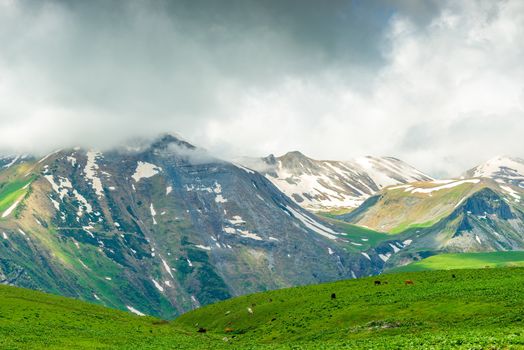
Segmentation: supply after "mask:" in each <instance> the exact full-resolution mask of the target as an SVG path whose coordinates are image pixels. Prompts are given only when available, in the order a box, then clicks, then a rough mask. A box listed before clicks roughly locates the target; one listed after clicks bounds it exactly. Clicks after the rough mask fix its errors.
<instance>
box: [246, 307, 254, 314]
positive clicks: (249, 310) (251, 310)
mask: <svg viewBox="0 0 524 350" xmlns="http://www.w3.org/2000/svg"><path fill="white" fill-rule="evenodd" d="M247 313H248V314H250V315H253V309H252V308H250V307H248V308H247Z"/></svg>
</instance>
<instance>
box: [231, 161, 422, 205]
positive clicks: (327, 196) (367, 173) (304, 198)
mask: <svg viewBox="0 0 524 350" xmlns="http://www.w3.org/2000/svg"><path fill="white" fill-rule="evenodd" d="M239 162H241V163H242V164H244V165H245V166H247V167H250V168H252V169H255V170H257V171H259V172H260V173H261V174H264V175H265V176H266V178H267V179H269V180H270V181H271V182H273V184H274V185H275V186H277V187H278V188H279V189H280V190H281V191H282V192H284V193H285V194H286V195H287V196H289V197H290V198H292V199H293V200H294V201H295V202H296V203H297V204H299V205H301V206H302V207H304V208H305V209H308V210H312V211H330V210H344V209H353V208H356V207H358V206H359V205H360V204H362V202H363V201H364V200H366V199H367V198H369V197H370V196H372V195H374V194H375V193H378V192H379V191H380V190H381V189H383V188H385V187H387V186H391V185H398V184H405V183H410V182H416V181H429V180H432V178H431V177H430V176H429V175H426V174H424V173H422V172H421V171H419V170H417V169H415V168H414V167H412V166H410V165H408V164H406V163H404V162H403V161H401V160H399V159H396V158H392V157H372V156H367V157H360V158H356V159H354V160H350V161H332V160H315V159H312V158H309V157H306V156H305V155H303V154H302V153H300V152H298V151H294V152H289V153H286V154H285V155H283V156H281V157H275V156H273V155H269V156H268V157H265V158H260V159H257V158H243V159H240V160H239Z"/></svg>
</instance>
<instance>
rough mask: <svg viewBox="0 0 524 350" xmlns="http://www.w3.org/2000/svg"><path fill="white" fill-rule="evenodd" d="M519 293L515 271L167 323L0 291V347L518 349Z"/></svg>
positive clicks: (368, 281) (522, 293)
mask: <svg viewBox="0 0 524 350" xmlns="http://www.w3.org/2000/svg"><path fill="white" fill-rule="evenodd" d="M452 275H455V277H453V276H452ZM376 280H378V281H381V284H380V285H375V281H376ZM406 280H411V281H413V285H406V284H405V281H406ZM385 282H387V284H385ZM523 284H524V268H517V267H515V268H493V269H480V270H454V271H452V272H451V271H425V272H409V273H398V274H388V275H382V276H378V277H369V278H362V279H356V280H347V281H340V282H335V283H326V284H320V285H314V286H305V287H296V288H290V289H283V290H277V291H271V292H264V293H258V294H253V295H248V296H243V297H238V298H234V299H230V300H227V301H224V302H220V303H217V304H213V305H209V306H205V307H203V308H200V309H198V310H195V311H192V312H189V313H186V314H184V315H182V316H180V317H179V318H177V319H175V320H173V321H170V322H167V321H162V320H159V319H155V318H152V317H139V316H135V315H132V314H130V313H125V312H121V311H116V310H112V309H107V308H103V307H100V306H95V305H92V304H88V303H84V302H80V301H75V300H72V299H67V298H62V297H57V296H52V295H48V294H43V293H39V292H34V291H29V290H24V289H19V288H13V287H6V286H0V348H2V349H22V348H23V349H42V348H49V349H72V348H74V349H511V348H515V349H520V348H524V289H523V288H522V285H523ZM333 293H334V294H335V298H332V294H333ZM199 330H200V331H201V332H199ZM204 331H205V333H202V332H204Z"/></svg>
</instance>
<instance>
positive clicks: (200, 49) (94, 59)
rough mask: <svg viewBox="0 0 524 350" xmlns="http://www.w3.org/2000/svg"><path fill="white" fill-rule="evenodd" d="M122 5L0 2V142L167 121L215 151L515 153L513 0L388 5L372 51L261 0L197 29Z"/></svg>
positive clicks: (521, 72)
mask: <svg viewBox="0 0 524 350" xmlns="http://www.w3.org/2000/svg"><path fill="white" fill-rule="evenodd" d="M129 4H130V5H129V6H123V7H122V8H119V10H120V12H119V15H120V16H119V18H120V20H119V21H113V20H111V21H113V22H114V23H113V22H111V21H107V19H106V21H105V22H104V20H103V18H102V19H99V17H100V16H93V15H91V16H90V15H89V13H88V14H85V13H82V15H79V13H78V9H77V8H75V7H71V6H64V5H63V4H61V3H55V2H45V4H44V5H41V6H36V5H35V6H34V7H33V8H32V9H31V10H28V9H27V8H25V7H24V6H23V5H20V3H17V2H13V1H7V0H3V1H0V41H1V42H2V43H3V44H2V46H1V47H0V149H18V150H23V151H38V150H43V148H58V147H62V146H64V145H73V144H81V145H90V144H93V142H95V141H94V140H96V142H95V145H96V146H98V147H110V146H112V145H114V144H116V143H118V142H121V141H122V140H123V139H125V138H128V137H132V136H137V135H143V136H146V137H148V136H151V135H153V134H155V133H159V132H165V131H177V132H178V133H180V134H181V135H183V136H185V137H186V138H188V139H189V140H191V141H193V142H195V143H197V144H199V145H202V146H204V147H206V148H208V149H209V150H211V151H212V153H215V154H217V153H219V154H223V155H225V156H236V155H266V154H268V153H277V154H279V153H284V152H286V151H288V150H294V149H299V150H301V151H303V152H304V153H306V154H308V155H311V156H314V157H317V158H337V159H347V158H351V157H353V156H358V155H363V154H375V155H392V156H397V157H399V158H402V159H404V160H406V161H408V162H411V163H412V164H414V165H415V166H417V167H419V168H421V169H422V170H424V171H428V172H432V173H434V174H435V173H436V174H440V173H450V174H453V175H454V174H457V173H460V172H461V171H462V170H465V168H467V167H470V166H473V165H475V164H476V163H478V162H481V161H483V160H485V159H488V158H490V157H492V156H493V155H495V154H500V153H505V154H509V155H515V156H524V154H523V151H522V150H523V149H524V147H523V146H524V141H523V138H522V137H521V135H523V134H524V124H523V123H522V122H523V121H524V118H523V117H524V106H523V104H524V103H523V101H524V65H523V63H522V62H524V46H523V45H522V44H521V41H522V38H523V37H524V3H523V2H522V1H519V0H513V1H504V2H493V1H474V2H473V1H449V2H440V12H438V15H437V16H436V17H427V16H426V17H424V18H427V19H428V20H427V21H425V22H422V23H420V21H417V22H416V23H414V22H412V18H414V17H413V16H411V17H410V16H409V13H407V14H406V13H405V12H398V13H397V14H396V15H394V16H393V17H391V18H390V19H389V20H388V23H387V25H386V26H383V27H381V28H380V29H377V30H379V34H380V35H374V36H369V37H370V38H371V39H370V40H371V41H372V43H370V44H369V46H374V47H376V48H378V49H377V50H373V49H369V48H368V47H365V46H362V43H363V42H365V40H357V41H355V40H353V39H352V40H353V41H351V40H349V41H346V40H344V39H345V38H344V36H343V35H342V34H343V33H344V29H345V27H344V26H339V27H340V28H337V31H329V30H328V31H326V33H324V34H325V35H327V36H326V37H324V38H322V37H319V38H316V39H315V40H317V41H315V40H314V39H312V38H311V34H312V33H311V32H305V33H303V34H304V35H302V37H298V36H294V35H293V33H294V31H293V30H291V29H293V28H291V29H290V28H289V27H282V26H280V23H282V22H276V20H275V22H271V21H272V20H273V19H272V18H273V17H274V16H270V15H268V14H267V13H265V12H264V11H259V9H258V10H257V11H251V12H249V13H250V14H256V15H255V17H254V18H251V17H250V18H249V20H246V23H244V24H238V22H236V21H227V22H224V23H214V22H212V23H208V22H204V21H200V22H199V21H193V18H189V19H188V18H186V17H187V16H179V17H176V16H175V17H174V19H173V17H170V15H167V14H166V11H162V9H160V10H159V9H158V8H149V7H144V6H145V5H144V3H141V2H129ZM241 15H242V16H243V17H245V14H244V13H242V14H241ZM304 18H306V19H307V20H304V21H303V23H305V24H308V23H310V22H309V21H310V18H309V17H307V16H305V17H304ZM329 18H330V17H327V19H328V21H326V22H325V23H324V22H322V21H320V24H319V25H320V28H325V27H326V25H328V24H329V23H328V22H329ZM204 19H206V20H209V18H208V17H204ZM193 22H195V23H193ZM230 23H233V24H230ZM228 25H229V26H233V27H231V28H229V27H228ZM234 26H237V27H234ZM305 27H306V28H307V26H305ZM366 30H368V31H369V28H368V29H366ZM366 30H364V29H363V30H362V33H361V34H362V35H365V34H366ZM380 31H382V32H380ZM341 33H342V34H341ZM306 34H307V35H306ZM332 34H333V35H332ZM334 34H336V38H337V40H334V39H333V37H334ZM349 34H351V35H353V36H355V34H354V30H353V31H348V35H349ZM357 37H358V36H357ZM366 37H367V36H366ZM326 38H328V39H329V40H332V41H330V42H331V43H332V45H331V46H330V47H327V48H326V47H324V46H321V44H322V43H323V42H324V41H326ZM344 45H346V46H348V49H347V50H340V49H338V48H339V47H343V46H344ZM359 45H360V46H359ZM359 49H361V51H363V52H366V54H363V55H362V57H364V58H362V57H360V56H359V57H360V59H361V60H362V59H363V60H364V61H365V60H366V58H367V57H369V61H370V62H371V61H373V62H372V63H370V64H365V63H366V62H361V61H359V62H355V61H354V60H352V59H351V58H352V57H353V56H358V55H357V54H356V53H357V52H358V51H359ZM340 52H343V54H341V53H340ZM373 52H381V53H382V56H380V57H374V56H372V53H373ZM375 55H377V54H375ZM377 62H380V64H378V63H377Z"/></svg>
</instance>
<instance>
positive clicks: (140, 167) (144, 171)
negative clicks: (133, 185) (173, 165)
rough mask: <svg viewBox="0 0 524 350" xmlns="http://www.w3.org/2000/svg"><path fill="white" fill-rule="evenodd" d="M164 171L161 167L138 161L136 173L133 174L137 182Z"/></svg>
mask: <svg viewBox="0 0 524 350" xmlns="http://www.w3.org/2000/svg"><path fill="white" fill-rule="evenodd" d="M161 171H162V168H161V167H158V166H156V165H154V164H151V163H147V162H141V161H139V162H137V166H136V170H135V173H134V174H133V175H132V176H131V177H132V178H133V179H134V180H135V182H139V181H140V180H142V179H147V178H150V177H153V176H155V175H156V174H158V173H159V172H161Z"/></svg>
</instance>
